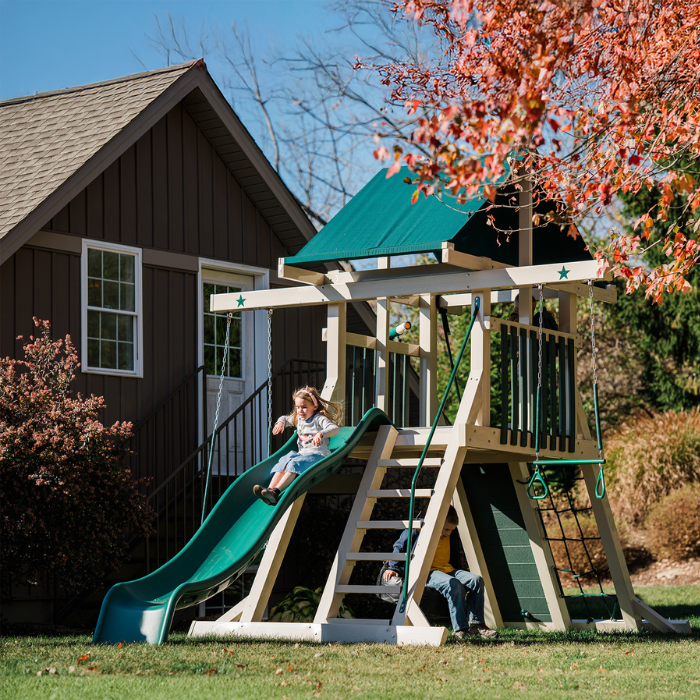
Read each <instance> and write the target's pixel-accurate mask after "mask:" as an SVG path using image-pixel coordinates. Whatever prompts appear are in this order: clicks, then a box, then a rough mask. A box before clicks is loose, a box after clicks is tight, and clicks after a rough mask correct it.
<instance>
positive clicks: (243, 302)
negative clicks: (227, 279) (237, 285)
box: [236, 294, 245, 306]
mask: <svg viewBox="0 0 700 700" xmlns="http://www.w3.org/2000/svg"><path fill="white" fill-rule="evenodd" d="M236 301H238V306H243V304H245V299H244V298H243V295H242V294H241V296H239V297H238V299H237V300H236Z"/></svg>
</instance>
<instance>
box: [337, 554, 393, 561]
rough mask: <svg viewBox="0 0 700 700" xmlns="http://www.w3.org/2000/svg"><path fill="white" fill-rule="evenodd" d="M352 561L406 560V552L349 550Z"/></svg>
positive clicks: (346, 556) (347, 556)
mask: <svg viewBox="0 0 700 700" xmlns="http://www.w3.org/2000/svg"><path fill="white" fill-rule="evenodd" d="M345 558H346V559H348V560H350V561H406V552H399V553H396V552H348V553H347V554H346V555H345Z"/></svg>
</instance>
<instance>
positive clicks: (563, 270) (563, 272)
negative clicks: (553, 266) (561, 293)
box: [558, 265, 571, 280]
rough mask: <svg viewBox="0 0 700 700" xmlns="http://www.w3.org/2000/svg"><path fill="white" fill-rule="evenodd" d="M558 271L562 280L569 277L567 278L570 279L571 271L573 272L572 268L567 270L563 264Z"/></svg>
mask: <svg viewBox="0 0 700 700" xmlns="http://www.w3.org/2000/svg"><path fill="white" fill-rule="evenodd" d="M558 272H559V279H560V280H563V279H567V280H568V279H569V272H571V270H567V269H566V268H565V267H564V266H563V265H562V266H561V270H558Z"/></svg>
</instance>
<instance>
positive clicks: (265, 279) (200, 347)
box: [197, 258, 270, 445]
mask: <svg viewBox="0 0 700 700" xmlns="http://www.w3.org/2000/svg"><path fill="white" fill-rule="evenodd" d="M207 270H211V271H213V272H228V273H230V274H239V275H246V276H247V277H252V278H253V285H254V287H253V288H254V289H255V290H258V289H269V288H270V270H268V269H267V268H265V267H253V266H251V265H242V264H239V263H230V262H226V261H225V260H212V259H209V258H199V269H198V271H197V367H200V366H201V365H203V364H204V315H203V313H202V309H203V308H204V298H203V296H204V295H203V290H202V286H203V277H204V276H206V271H207ZM247 315H248V316H252V317H253V318H252V325H253V353H252V355H253V390H255V389H256V388H257V387H258V386H260V384H262V382H264V381H265V379H267V312H266V311H265V310H264V309H262V310H257V311H253V312H252V313H250V312H249V313H248V314H247ZM259 348H265V354H264V356H263V355H260V353H259V352H257V349H259ZM259 355H260V357H259ZM263 357H264V358H265V360H264V361H263V359H262V358H263ZM202 381H203V379H202V378H200V383H199V386H198V391H199V395H200V396H202V394H203V392H204V386H203V385H202ZM246 398H248V397H247V396H246V397H244V400H245V399H246ZM198 423H199V444H200V445H201V444H202V442H203V441H204V438H205V435H204V431H205V430H206V426H204V425H203V423H204V421H203V420H202V415H201V413H200V416H199V420H198Z"/></svg>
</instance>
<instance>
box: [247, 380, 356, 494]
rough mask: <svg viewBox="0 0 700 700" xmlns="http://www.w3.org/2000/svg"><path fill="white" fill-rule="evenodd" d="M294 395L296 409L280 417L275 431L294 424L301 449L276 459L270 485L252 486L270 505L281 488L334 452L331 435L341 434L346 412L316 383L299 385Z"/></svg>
mask: <svg viewBox="0 0 700 700" xmlns="http://www.w3.org/2000/svg"><path fill="white" fill-rule="evenodd" d="M292 398H293V399H294V409H293V410H292V412H291V413H290V414H289V415H288V416H280V417H279V418H278V419H277V422H276V423H275V425H274V427H273V428H272V434H273V435H279V434H280V433H281V432H283V431H284V429H285V428H286V427H290V428H295V429H296V431H297V436H298V438H297V445H298V449H299V451H298V452H290V453H289V454H287V455H285V456H284V457H282V459H280V461H279V462H277V464H276V465H275V466H274V467H273V468H272V480H271V481H270V485H269V486H268V487H264V486H260V485H259V484H256V485H255V486H254V487H253V493H254V494H255V495H256V496H257V497H258V498H260V499H261V500H263V501H264V502H265V503H267V504H268V505H270V506H274V505H275V504H276V503H277V501H279V498H280V492H281V491H283V490H284V489H286V488H287V487H288V486H289V485H290V484H291V483H292V481H294V479H296V478H297V476H298V475H299V474H303V473H304V472H305V471H306V470H307V469H308V468H309V467H310V466H311V465H312V464H315V463H316V462H318V461H319V460H321V459H323V458H324V457H327V456H328V455H329V454H330V453H331V451H330V449H329V445H330V438H331V437H332V436H333V435H337V434H338V432H339V428H338V423H340V421H341V419H342V415H343V409H342V407H341V406H340V405H339V404H337V403H334V402H333V401H326V400H325V399H323V398H321V395H320V394H319V393H318V390H317V389H315V388H314V387H309V386H307V387H304V388H303V389H297V390H296V391H295V392H294V395H293V397H292Z"/></svg>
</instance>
